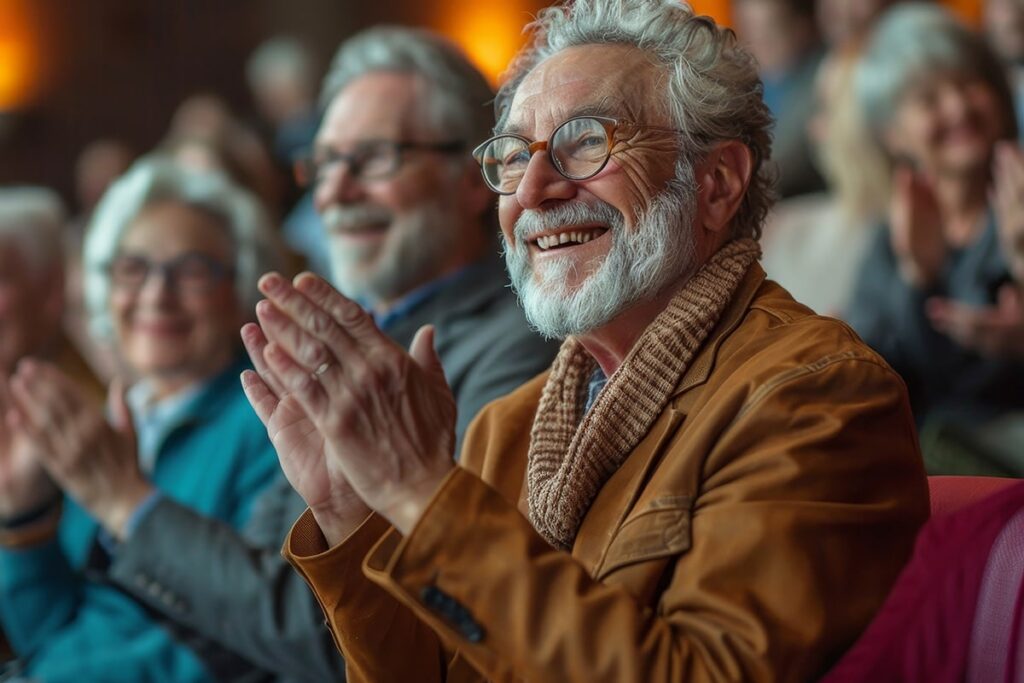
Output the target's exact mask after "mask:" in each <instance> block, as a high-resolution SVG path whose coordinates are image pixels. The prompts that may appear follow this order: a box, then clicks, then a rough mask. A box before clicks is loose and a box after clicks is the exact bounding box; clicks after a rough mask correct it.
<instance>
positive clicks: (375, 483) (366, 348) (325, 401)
mask: <svg viewBox="0 0 1024 683" xmlns="http://www.w3.org/2000/svg"><path fill="white" fill-rule="evenodd" d="M260 289H261V291H262V292H263V293H264V295H266V296H267V299H268V301H267V302H266V303H263V304H261V315H260V320H261V323H262V328H263V332H264V334H265V335H266V338H267V340H268V342H269V343H268V345H267V347H266V349H265V350H264V356H265V358H266V360H267V363H268V364H269V365H270V367H271V369H272V370H273V372H274V373H275V375H276V376H277V377H278V378H279V379H280V381H281V383H282V384H283V385H284V387H285V388H286V389H287V390H288V391H289V392H290V393H291V394H292V395H293V396H295V398H296V399H297V400H298V401H299V403H300V404H301V405H302V408H303V410H305V412H306V414H307V415H308V416H309V417H310V419H311V420H312V421H313V423H314V424H315V425H316V428H317V429H318V430H319V431H320V432H321V434H322V435H323V437H324V440H325V448H324V457H326V458H328V459H332V460H334V463H333V464H335V465H337V466H338V467H339V468H340V469H341V471H343V472H344V474H345V478H346V479H347V480H348V482H349V484H350V485H351V486H352V488H353V489H354V490H355V491H356V493H357V494H358V495H359V497H360V498H362V499H363V501H364V502H365V503H366V504H367V505H368V506H369V507H371V508H373V509H374V510H376V511H377V512H378V513H380V514H382V515H383V516H384V517H386V518H387V519H388V520H389V521H390V522H391V523H392V524H393V525H394V526H395V528H396V529H398V531H399V532H401V533H402V534H408V533H409V532H410V531H411V530H412V528H413V527H414V526H415V524H416V522H417V521H418V520H419V518H420V517H421V516H422V514H423V511H424V510H425V509H426V507H427V504H428V503H429V502H430V499H431V498H432V497H433V496H434V494H435V492H436V491H437V489H438V487H439V486H440V484H441V482H442V481H443V480H444V478H445V477H446V476H447V475H448V473H449V472H450V471H451V470H452V468H453V467H454V463H453V459H452V458H453V454H454V444H455V399H454V397H453V396H452V391H451V389H450V388H449V386H448V383H447V381H446V380H445V377H444V372H443V371H442V368H441V362H440V360H439V359H438V357H437V354H436V353H435V351H434V348H433V341H434V331H433V328H432V327H429V326H428V327H424V328H422V329H420V331H419V332H418V333H417V335H416V338H415V339H414V340H413V342H412V346H411V348H410V351H409V352H408V353H406V351H405V350H404V349H402V348H401V347H400V346H398V345H397V344H396V343H395V342H394V341H392V340H391V339H389V338H388V337H386V336H385V335H384V334H383V333H382V332H381V331H380V330H379V329H378V328H377V326H376V325H375V324H374V322H373V320H372V319H371V318H370V316H369V315H368V314H367V313H366V312H365V311H364V310H363V309H362V308H361V307H360V306H359V305H358V304H356V303H355V302H354V301H351V300H349V299H347V298H345V297H344V296H342V295H341V294H340V293H338V292H337V291H336V290H334V289H333V288H332V287H331V286H330V285H329V284H327V282H325V281H324V280H322V279H321V278H319V277H316V276H314V275H311V274H308V273H304V274H302V275H300V276H298V277H297V278H296V279H295V283H294V285H292V284H290V283H289V282H288V281H287V280H285V279H284V278H282V277H281V276H279V275H276V274H271V275H268V276H265V277H264V278H263V280H261V282H260Z"/></svg>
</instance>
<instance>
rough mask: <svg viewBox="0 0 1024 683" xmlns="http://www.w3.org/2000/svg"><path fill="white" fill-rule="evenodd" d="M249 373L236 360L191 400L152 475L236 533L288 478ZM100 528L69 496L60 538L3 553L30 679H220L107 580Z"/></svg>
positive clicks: (7, 595)
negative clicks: (268, 491)
mask: <svg viewBox="0 0 1024 683" xmlns="http://www.w3.org/2000/svg"><path fill="white" fill-rule="evenodd" d="M245 367H246V364H245V363H244V362H242V361H239V362H237V363H235V364H234V365H232V366H231V367H230V368H228V369H227V370H225V371H224V372H222V373H221V374H220V375H218V376H217V377H215V378H214V379H213V380H212V381H211V382H210V384H209V385H208V386H206V387H205V388H204V389H203V390H202V391H201V392H200V393H199V394H198V395H196V396H195V397H194V398H193V400H192V401H190V402H189V404H188V406H187V407H186V408H185V410H184V419H183V420H182V421H181V422H180V423H179V424H178V426H177V427H175V428H174V429H172V430H170V431H169V433H168V434H167V435H166V436H165V437H164V438H163V439H162V440H161V442H160V445H159V447H158V449H157V454H158V455H157V459H156V465H155V469H154V471H153V473H152V475H151V480H152V482H153V483H154V485H155V486H156V487H157V488H158V489H159V490H160V492H161V494H162V495H163V496H166V497H168V498H170V499H173V500H175V501H177V502H179V503H181V504H183V505H185V506H187V507H190V508H192V509H194V510H196V511H197V512H199V513H200V514H202V515H204V516H207V517H212V518H215V519H220V520H223V521H224V522H226V523H228V524H230V525H232V526H233V527H235V528H240V527H241V526H242V524H243V523H244V522H245V519H246V517H247V515H248V513H249V507H250V503H251V502H252V500H253V498H254V496H255V495H256V494H257V493H259V492H260V491H261V490H262V489H263V488H264V487H266V485H267V484H269V483H270V482H271V481H273V480H274V479H275V478H276V477H277V476H280V475H279V473H280V468H279V466H278V462H277V456H276V454H275V453H274V449H273V447H272V446H271V444H270V441H269V439H268V438H267V432H266V429H264V427H263V425H262V424H261V423H260V421H259V418H258V417H257V416H256V414H255V413H254V412H253V410H252V408H251V406H250V405H249V403H248V401H247V400H246V398H245V395H244V394H243V392H242V387H241V384H240V383H239V379H238V375H239V373H240V372H241V370H242V369H244V368H245ZM98 531H99V527H98V525H97V523H96V522H95V521H93V519H92V518H90V517H89V516H88V515H87V514H86V513H85V511H84V510H83V509H82V508H80V507H79V506H77V505H76V504H75V503H74V502H73V501H71V500H66V501H65V504H64V514H63V518H62V520H61V526H60V530H59V533H58V535H57V538H56V539H55V540H53V541H51V542H48V543H44V544H41V545H38V546H34V547H32V548H28V549H25V550H6V549H0V621H2V624H3V629H4V632H5V633H6V634H7V637H8V639H9V640H10V643H11V645H12V647H13V648H14V651H15V652H16V653H17V654H18V657H19V659H20V660H22V661H23V662H24V663H25V664H26V671H25V673H26V674H27V675H28V676H29V677H31V678H33V679H35V680H38V681H40V683H64V682H72V681H73V682H74V683H83V682H85V681H89V682H91V681H103V682H104V683H121V682H124V683H193V682H205V681H212V680H213V679H212V677H211V676H210V674H209V673H208V672H207V671H206V670H205V668H204V667H203V665H202V664H201V663H200V661H199V659H198V658H197V657H196V656H195V655H194V654H193V652H192V651H191V650H190V649H188V648H187V647H186V646H185V645H183V644H181V643H180V642H177V641H176V640H175V639H174V637H173V636H172V635H171V634H170V632H168V631H167V630H166V629H165V628H164V627H162V626H161V625H160V624H158V623H157V622H156V621H155V620H154V619H152V618H151V617H150V616H149V614H148V613H147V611H146V610H145V608H144V607H142V606H141V605H140V603H138V602H137V601H135V600H134V599H133V598H132V597H130V596H129V595H128V594H126V593H125V592H123V591H122V590H121V589H118V588H116V587H114V586H113V585H111V584H110V583H108V582H106V581H105V580H104V572H103V571H102V568H101V567H99V566H98V565H102V564H103V563H104V559H105V554H104V551H103V550H102V548H101V546H100V545H99V543H98V540H97V533H98ZM115 552H116V551H115ZM193 570H194V571H195V572H199V573H202V572H208V573H215V572H216V571H217V567H216V566H209V567H194V568H193Z"/></svg>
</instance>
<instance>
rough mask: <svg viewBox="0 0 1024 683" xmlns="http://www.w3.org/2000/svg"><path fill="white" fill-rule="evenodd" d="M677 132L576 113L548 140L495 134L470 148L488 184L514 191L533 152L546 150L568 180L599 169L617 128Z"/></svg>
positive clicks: (608, 155)
mask: <svg viewBox="0 0 1024 683" xmlns="http://www.w3.org/2000/svg"><path fill="white" fill-rule="evenodd" d="M627 125H628V126H630V127H633V128H651V129H655V130H663V131H667V132H678V131H676V130H675V129H673V128H662V127H660V126H646V125H640V124H634V123H628V122H626V121H619V120H618V119H613V118H609V117H606V116H575V117H573V118H571V119H569V120H568V121H565V122H564V123H562V124H561V125H559V126H558V127H557V128H555V130H554V131H553V132H552V133H551V137H550V138H548V139H547V140H538V141H536V142H530V141H529V140H528V139H526V138H524V137H523V136H521V135H496V136H495V137H493V138H491V139H489V140H487V141H486V142H484V143H483V144H482V145H480V146H479V147H477V148H476V149H475V150H473V158H474V159H476V161H477V163H478V164H480V171H481V172H482V173H483V176H484V181H485V182H486V183H487V185H488V187H490V188H491V189H492V190H494V191H495V192H497V193H498V194H502V195H509V194H515V192H516V190H517V189H518V188H519V183H520V182H521V181H522V179H523V176H524V175H525V174H526V167H527V166H529V165H530V159H531V158H532V157H533V155H534V154H536V153H537V152H540V151H544V150H546V151H547V153H548V158H549V159H550V160H551V165H552V166H554V167H555V170H556V171H558V172H559V173H560V174H562V175H563V176H564V177H566V178H568V179H569V180H586V179H587V178H592V177H594V176H595V175H597V174H598V173H600V172H601V171H602V170H603V169H604V167H605V165H606V164H607V163H608V159H609V158H611V155H612V147H613V146H614V144H615V142H616V132H617V131H618V130H619V129H620V128H623V127H625V126H627Z"/></svg>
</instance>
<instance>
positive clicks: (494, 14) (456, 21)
mask: <svg viewBox="0 0 1024 683" xmlns="http://www.w3.org/2000/svg"><path fill="white" fill-rule="evenodd" d="M536 8H537V5H536V3H535V2H529V1H527V2H516V1H514V0H513V1H508V0H506V1H505V2H480V0H459V1H458V2H445V3H444V15H443V16H442V17H441V18H440V23H439V25H438V29H439V30H440V31H441V32H442V33H444V34H445V35H447V36H448V37H450V38H451V39H452V40H454V41H455V42H456V43H458V44H459V45H460V46H461V47H462V49H464V50H465V51H466V54H468V55H469V57H470V59H472V60H473V62H474V63H475V64H476V65H477V66H478V67H479V68H480V70H481V71H482V72H483V73H484V75H486V76H487V77H488V78H489V79H490V80H491V82H492V83H496V82H497V80H498V76H499V75H500V74H501V73H502V72H503V71H504V70H505V69H506V68H507V67H508V63H509V61H511V59H512V57H513V56H515V54H516V52H517V51H518V50H519V48H520V47H521V46H522V44H523V26H525V25H526V23H527V22H529V21H530V12H531V11H535V10H536Z"/></svg>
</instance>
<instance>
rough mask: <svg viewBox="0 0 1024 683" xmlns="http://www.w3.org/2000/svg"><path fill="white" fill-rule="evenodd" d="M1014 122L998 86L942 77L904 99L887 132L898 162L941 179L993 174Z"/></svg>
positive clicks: (915, 88)
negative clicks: (997, 149)
mask: <svg viewBox="0 0 1024 683" xmlns="http://www.w3.org/2000/svg"><path fill="white" fill-rule="evenodd" d="M1007 128H1008V122H1007V121H1006V118H1005V114H1004V113H1003V112H1002V111H1001V107H1000V104H999V100H998V97H997V96H996V93H995V91H994V90H993V89H992V87H991V86H990V85H989V84H988V83H986V82H985V81H982V80H980V79H978V78H974V77H968V76H964V75H961V74H951V73H947V74H938V75H934V76H932V77H930V78H927V79H925V80H922V81H920V82H919V83H917V84H916V85H914V86H912V87H911V88H910V89H909V90H908V91H907V92H906V93H905V94H904V95H903V96H902V98H901V99H900V102H899V104H898V105H897V108H896V112H895V115H894V116H893V121H892V122H891V123H890V125H889V128H888V130H887V131H886V135H885V137H886V144H887V146H888V147H889V151H890V152H891V153H893V154H894V155H895V156H896V157H897V158H904V159H906V160H907V161H909V162H911V163H913V164H914V165H916V166H917V167H918V168H919V169H920V170H922V171H924V172H926V173H928V174H930V175H933V176H936V177H943V176H965V175H972V174H977V173H987V172H988V168H989V166H990V161H991V157H992V150H993V148H994V146H995V143H996V142H997V141H998V140H999V139H1001V138H1002V137H1004V136H1005V135H1006V131H1007Z"/></svg>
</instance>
